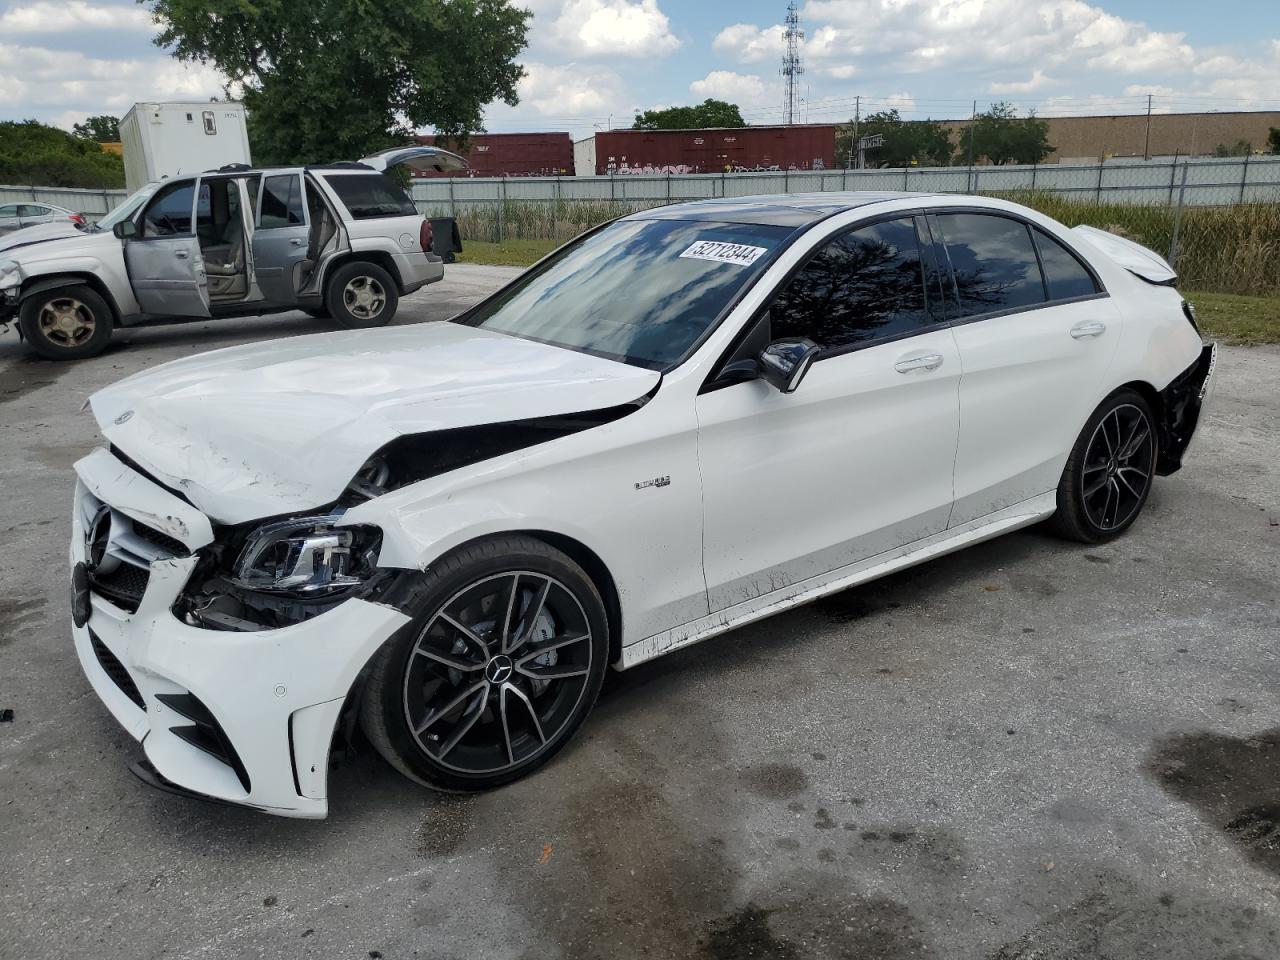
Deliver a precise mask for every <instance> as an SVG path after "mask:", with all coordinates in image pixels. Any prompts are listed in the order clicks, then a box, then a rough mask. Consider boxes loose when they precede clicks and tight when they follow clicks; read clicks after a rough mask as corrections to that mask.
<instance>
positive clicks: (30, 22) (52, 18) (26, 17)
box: [0, 0, 157, 36]
mask: <svg viewBox="0 0 1280 960" xmlns="http://www.w3.org/2000/svg"><path fill="white" fill-rule="evenodd" d="M71 30H139V31H142V32H146V33H155V32H157V31H156V25H155V23H154V22H153V21H152V19H151V14H150V13H148V12H147V11H146V10H145V9H143V8H142V7H140V6H138V5H136V4H128V5H106V4H95V3H87V2H86V0H61V2H53V0H38V2H36V3H27V4H22V5H20V6H12V7H10V8H9V9H8V10H6V11H5V12H4V13H2V14H0V36H3V35H6V34H7V35H13V34H28V33H66V32H68V31H71Z"/></svg>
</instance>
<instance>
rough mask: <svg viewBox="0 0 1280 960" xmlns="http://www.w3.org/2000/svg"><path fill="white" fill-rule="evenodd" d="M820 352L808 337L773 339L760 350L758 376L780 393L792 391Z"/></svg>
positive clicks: (820, 349) (798, 384) (819, 348)
mask: <svg viewBox="0 0 1280 960" xmlns="http://www.w3.org/2000/svg"><path fill="white" fill-rule="evenodd" d="M821 352H822V348H821V347H820V346H818V345H817V344H816V343H814V342H813V341H812V340H810V339H809V338H808V337H794V338H789V339H786V340H775V341H773V343H771V344H769V345H768V346H767V347H765V348H764V349H763V350H761V351H760V360H759V363H760V376H762V377H764V379H766V380H767V381H769V382H770V383H771V384H773V385H774V386H775V387H777V388H778V390H779V391H781V392H782V393H794V392H795V390H796V387H798V386H800V381H801V380H803V379H804V375H805V374H806V373H808V372H809V367H811V366H813V361H814V360H815V359H817V357H818V354H820V353H821Z"/></svg>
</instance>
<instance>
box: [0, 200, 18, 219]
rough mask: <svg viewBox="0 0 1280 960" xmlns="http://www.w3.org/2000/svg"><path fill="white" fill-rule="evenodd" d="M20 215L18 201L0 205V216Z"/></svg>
mask: <svg viewBox="0 0 1280 960" xmlns="http://www.w3.org/2000/svg"><path fill="white" fill-rule="evenodd" d="M17 215H18V205H17V204H16V203H8V204H5V205H4V206H3V207H0V217H16V216H17Z"/></svg>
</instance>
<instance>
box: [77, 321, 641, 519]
mask: <svg viewBox="0 0 1280 960" xmlns="http://www.w3.org/2000/svg"><path fill="white" fill-rule="evenodd" d="M659 379H660V374H658V373H657V372H655V371H652V370H645V369H642V368H640V367H632V366H628V365H627V364H623V363H616V362H614V361H612V360H604V359H600V358H597V357H592V356H589V355H587V354H583V353H577V352H574V351H572V350H566V349H562V348H560V347H552V346H548V345H545V344H540V343H535V342H533V341H529V340H521V339H519V338H516V337H510V336H506V335H504V334H499V333H491V332H489V331H486V330H480V329H476V328H472V327H466V326H462V325H460V324H456V323H429V324H420V325H412V326H400V327H388V328H383V329H378V330H351V331H343V332H340V333H328V334H318V335H314V336H305V337H296V338H292V339H287V340H277V341H274V342H271V343H262V344H250V345H246V346H241V347H230V348H228V349H226V350H215V351H213V352H211V353H205V354H202V355H199V356H195V357H188V358H186V359H182V360H175V361H173V362H172V363H166V364H162V365H161V366H158V367H154V368H153V369H151V370H148V371H144V372H142V373H139V374H135V375H134V376H131V377H128V378H126V379H124V380H121V381H120V382H119V383H116V384H114V385H112V386H110V387H106V388H105V389H103V390H99V391H98V392H97V393H95V394H94V395H93V396H92V397H90V399H89V403H90V405H91V406H92V408H93V413H94V416H95V417H96V418H97V420H98V423H99V425H100V426H101V428H102V432H103V434H105V436H106V437H107V439H108V440H110V441H111V443H113V444H115V445H116V446H117V447H118V448H119V449H120V450H121V451H123V452H124V453H125V454H126V455H127V456H129V457H130V458H132V459H133V460H134V461H136V462H137V463H138V464H139V465H140V466H141V467H143V468H144V469H145V470H147V471H149V472H150V473H151V474H152V475H154V476H155V477H156V478H157V479H159V480H160V481H161V482H163V483H165V484H167V485H168V486H171V487H173V488H175V489H178V490H180V491H182V492H183V493H184V494H185V495H186V496H187V498H188V499H190V501H191V502H192V503H193V504H195V506H196V507H198V508H199V509H200V510H202V511H203V512H204V513H205V514H207V515H208V516H209V517H211V518H213V519H214V520H217V521H219V522H222V523H242V522H245V521H247V520H254V519H258V518H261V517H267V516H274V515H279V514H286V513H295V512H301V511H305V510H311V509H314V508H315V507H318V506H321V505H323V504H326V503H330V502H332V501H333V500H335V499H337V497H338V496H339V494H341V493H342V491H343V490H344V489H345V487H346V485H347V484H348V483H349V482H350V481H351V479H352V477H354V476H355V473H356V471H357V470H358V469H359V468H360V466H361V465H362V464H363V463H364V462H365V460H367V459H368V458H369V456H370V455H371V454H373V453H374V452H375V451H376V450H378V449H379V448H380V447H382V446H383V445H384V444H386V443H387V442H388V441H390V440H392V439H394V438H395V437H397V436H399V435H401V434H415V433H428V432H431V431H435V430H448V429H453V428H456V427H467V426H476V425H479V424H485V423H502V422H507V421H512V420H524V419H529V418H532V417H544V416H554V415H559V414H569V413H577V412H581V411H587V410H599V409H603V408H606V407H612V406H617V405H618V404H622V403H628V402H630V401H632V400H635V399H638V398H639V397H641V396H643V395H644V394H646V393H648V392H649V391H650V390H651V389H652V388H653V387H654V385H655V384H656V383H657V382H658V380H659Z"/></svg>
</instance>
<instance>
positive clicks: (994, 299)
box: [935, 213, 1045, 317]
mask: <svg viewBox="0 0 1280 960" xmlns="http://www.w3.org/2000/svg"><path fill="white" fill-rule="evenodd" d="M935 222H936V223H937V225H938V227H939V228H940V229H941V231H942V239H943V242H944V243H945V244H946V247H947V256H948V257H949V258H950V259H951V270H952V273H953V274H954V275H955V280H956V295H957V296H958V297H959V300H960V316H961V317H972V316H976V315H978V314H982V313H994V312H995V311H997V310H1011V309H1015V308H1017V307H1026V306H1034V305H1035V304H1038V303H1044V301H1045V292H1044V280H1043V278H1042V277H1041V275H1040V264H1039V262H1038V261H1037V260H1036V249H1035V246H1034V245H1033V244H1032V242H1031V232H1030V230H1029V229H1028V228H1027V225H1026V224H1025V223H1022V222H1021V221H1018V220H1010V219H1009V218H1008V217H999V216H991V215H989V214H983V213H939V214H938V215H937V217H936V219H935Z"/></svg>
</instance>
